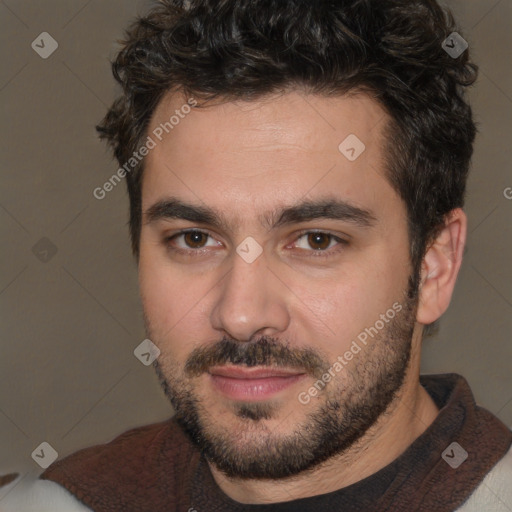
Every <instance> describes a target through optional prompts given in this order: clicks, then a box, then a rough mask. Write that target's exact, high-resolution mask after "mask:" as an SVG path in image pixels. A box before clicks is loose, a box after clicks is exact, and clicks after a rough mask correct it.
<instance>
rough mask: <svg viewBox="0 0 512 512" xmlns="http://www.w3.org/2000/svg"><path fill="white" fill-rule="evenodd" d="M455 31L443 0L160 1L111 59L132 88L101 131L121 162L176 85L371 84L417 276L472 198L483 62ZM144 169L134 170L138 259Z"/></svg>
mask: <svg viewBox="0 0 512 512" xmlns="http://www.w3.org/2000/svg"><path fill="white" fill-rule="evenodd" d="M455 30H456V28H455V22H454V19H453V15H452V14H451V12H450V11H449V10H447V9H444V8H442V7H440V6H439V4H438V3H437V2H436V1H435V0H163V1H161V2H159V3H158V4H157V5H155V6H153V7H152V8H151V9H150V11H149V12H148V13H147V15H145V16H143V17H139V18H138V19H137V20H136V21H135V22H134V23H133V24H132V25H131V27H130V28H129V29H128V31H127V33H126V39H125V40H124V41H122V48H121V50H120V52H119V53H118V55H117V58H116V59H115V61H114V62H113V64H112V68H113V73H114V76H115V78H116V79H117V81H118V82H119V83H120V84H121V85H122V87H123V94H122V95H121V96H120V97H119V98H118V99H117V100H116V101H115V102H114V104H113V105H112V107H111V109H110V110H109V111H108V113H107V115H106V116H105V118H104V119H103V121H102V122H101V124H100V125H99V126H98V127H97V129H98V131H99V133H100V136H101V137H102V138H105V139H107V140H108V142H109V143H110V145H111V146H112V148H113V150H114V154H115V156H116V158H117V160H118V161H119V163H120V165H123V163H125V162H127V161H128V160H129V158H130V157H131V156H132V153H133V152H134V151H137V150H138V148H139V147H140V145H141V143H142V141H143V139H144V137H145V135H146V132H147V127H148V123H149V120H150V118H151V116H152V114H153V112H154V110H155V108H156V107H157V105H158V103H159V101H160V100H161V99H162V97H163V95H164V94H165V93H166V92H168V91H177V92H178V91H179V92H181V93H183V94H184V95H185V96H186V97H189V96H193V97H195V98H200V99H204V100H205V101H206V100H210V99H215V98H219V99H223V100H227V101H229V100H235V99H242V100H247V101H250V100H254V99H257V98H260V97H262V96H264V95H269V94H272V93H276V92H286V91H287V90H290V89H292V88H297V87H299V88H301V89H302V90H304V91H306V92H307V93H311V94H318V95H323V96H332V95H343V94H347V93H350V92H364V93H367V94H369V95H371V97H373V98H374V99H375V100H376V101H378V102H379V104H380V105H381V106H383V107H384V109H385V110H386V111H387V113H388V114H389V115H390V122H389V123H388V126H387V127H386V129H385V132H384V135H385V140H386V147H385V162H386V173H387V178H388V180H389V182H390V183H391V184H392V186H393V187H394V189H395V190H396V191H397V193H398V194H399V196H400V197H401V198H402V200H403V201H404V202H405V204H406V207H407V212H408V221H409V237H410V244H411V245H410V247H411V248H410V254H411V262H412V265H413V269H414V272H415V275H416V276H418V275H419V271H420V268H421V261H422V259H423V256H424V253H425V251H426V249H427V247H428V244H429V243H430V242H431V241H432V239H433V238H434V237H435V235H436V234H437V233H438V230H439V228H440V227H441V226H442V225H443V223H444V220H445V217H446V214H447V213H448V212H450V211H451V210H452V209H454V208H457V207H462V206H463V203H464V193H465V187H466V180H467V174H468V170H469V165H470V159H471V155H472V152H473V141H474V138H475V133H476V127H475V123H474V121H473V118H472V112H471V107H470V106H469V104H468V103H467V101H466V99H465V94H464V93H465V91H464V87H466V86H469V85H471V84H473V83H474V82H475V80H476V77H477V70H478V68H477V66H476V65H475V64H473V63H471V62H470V61H469V52H468V50H466V51H465V52H463V53H462V54H461V55H460V56H458V57H457V58H453V57H452V56H450V55H449V54H448V53H447V52H446V51H445V49H444V48H443V45H442V43H443V41H444V40H445V39H446V38H447V37H448V36H449V35H450V34H451V33H452V32H454V31H455ZM458 32H459V33H460V31H458ZM143 168H144V161H142V162H141V164H139V165H138V166H137V168H136V169H134V171H133V172H131V173H127V176H126V179H127V184H128V191H129V196H130V233H131V239H132V248H133V251H134V254H135V255H136V257H138V253H139V238H140V229H141V215H142V212H141V183H142V181H141V180H142V173H143Z"/></svg>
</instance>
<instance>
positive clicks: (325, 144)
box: [139, 92, 416, 478]
mask: <svg viewBox="0 0 512 512" xmlns="http://www.w3.org/2000/svg"><path fill="white" fill-rule="evenodd" d="M184 105H187V98H183V97H180V96H177V95H169V96H167V97H166V98H164V100H163V101H162V102H161V103H160V105H159V106H158V108H157V109H156V111H155V114H154V116H153V118H152V121H151V124H150V126H149V129H148V134H149V135H150V137H151V138H152V139H153V141H154V144H151V145H152V146H154V147H153V148H152V149H150V151H149V154H148V155H147V157H146V167H145V171H144V178H143V190H142V210H143V223H142V230H141V240H140V260H139V276H140V289H141V296H142V301H143V306H144V314H145V319H146V327H147V331H148V336H149V337H150V339H151V340H152V341H153V342H154V343H155V344H156V345H157V346H158V347H159V349H160V351H161V355H160V357H159V358H158V360H157V362H156V368H157V373H158V375H159V377H160V380H161V383H162V386H163V388H164V390H165V392H166V394H167V395H168V397H169V398H170V400H171V402H172V404H173V406H174V408H175V410H176V413H177V419H178V420H179V421H180V423H181V424H182V425H183V426H184V428H185V429H186V430H187V431H188V432H189V433H190V434H191V436H192V438H193V439H194V440H195V442H197V443H198V444H199V446H200V448H201V449H202V450H203V451H204V453H205V454H206V456H207V458H208V459H209V460H210V462H211V463H213V464H214V465H215V466H217V468H219V469H220V470H221V471H223V472H225V473H226V474H227V475H228V476H238V477H243V478H280V477H285V476H289V475H292V474H295V473H298V472H300V471H303V470H304V469H307V468H310V467H312V466H314V465H316V464H318V463H319V462H322V461H323V460H326V459H327V458H329V457H330V456H332V455H334V454H336V453H340V452H342V451H343V450H345V449H346V448H347V447H349V446H350V445H351V444H352V443H354V442H355V441H356V440H357V439H358V438H359V437H360V436H361V435H363V434H364V433H365V432H367V431H368V429H369V428H370V427H371V426H372V425H373V424H374V423H375V421H376V420H377V419H378V418H379V417H380V415H381V414H382V413H383V411H384V410H386V408H387V407H388V406H389V404H390V403H391V402H392V400H393V398H394V396H395V395H396V393H397V391H398V390H399V389H400V387H401V386H402V385H403V382H404V376H405V375H406V370H407V365H408V362H409V359H410V357H409V356H410V347H411V337H412V333H413V328H414V324H415V307H416V304H415V302H414V301H413V300H412V299H410V298H409V295H410V292H411V290H410V289H409V285H408V283H409V277H410V274H411V267H410V261H409V241H408V236H407V215H406V210H405V206H404V204H403V202H402V201H401V200H400V198H399V197H398V195H397V194H396V193H395V191H394V190H393V189H392V187H391V185H390V184H389V183H388V182H387V180H386V179H385V177H384V167H383V155H382V131H383V127H384V126H385V121H386V119H387V116H386V114H385V112H384V111H383V110H382V109H381V108H380V107H379V105H378V104H377V103H376V102H375V101H374V100H372V99H370V98H369V97H367V96H363V95H359V96H351V97H348V96H343V97H337V98H323V97H318V96H312V95H304V94H301V93H299V92H289V93H286V94H283V95H281V96H274V97H268V98H265V99H263V100H258V101H253V102H227V103H224V104H218V103H217V104H212V105H210V106H208V107H206V108H201V109H199V108H192V109H189V108H188V107H184ZM176 111H179V112H180V113H181V115H180V116H179V122H173V124H172V129H171V128H169V125H167V131H168V132H169V133H166V131H165V130H162V125H163V124H164V123H166V122H168V121H169V119H170V117H171V116H172V115H173V114H175V112H176ZM175 117H176V116H175ZM176 119H177V117H176ZM176 119H175V120H174V121H176ZM155 134H158V136H156V135H155ZM351 134H352V135H351ZM354 135H355V136H356V137H357V139H355V138H354ZM349 136H350V137H349ZM347 137H349V138H348V139H347ZM160 139H161V140H160ZM345 140H346V141H345ZM344 141H345V142H344ZM363 144H364V150H363V151H361V150H362V149H363Z"/></svg>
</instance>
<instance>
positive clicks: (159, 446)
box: [41, 419, 191, 480]
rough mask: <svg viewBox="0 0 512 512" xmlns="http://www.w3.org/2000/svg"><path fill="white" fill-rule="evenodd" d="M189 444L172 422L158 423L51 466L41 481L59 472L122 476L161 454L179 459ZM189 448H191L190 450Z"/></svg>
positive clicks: (86, 449) (51, 478)
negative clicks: (111, 473) (114, 473)
mask: <svg viewBox="0 0 512 512" xmlns="http://www.w3.org/2000/svg"><path fill="white" fill-rule="evenodd" d="M189 446H190V441H188V439H187V438H186V436H185V434H184V432H183V431H182V430H181V428H180V427H179V426H178V425H177V423H176V422H175V421H174V420H173V419H171V420H167V421H164V422H161V423H154V424H152V425H145V426H143V427H138V428H133V429H131V430H128V431H126V432H124V433H123V434H121V435H119V436H118V437H116V438H115V439H113V440H112V441H110V442H109V443H106V444H101V445H96V446H90V447H88V448H84V449H82V450H79V451H77V452H75V453H73V454H71V455H69V456H68V457H66V458H64V459H62V460H60V461H57V462H55V463H54V464H52V465H51V466H50V467H49V468H48V469H47V470H46V471H45V472H44V473H43V474H42V475H41V478H42V479H50V480H55V479H56V477H57V476H58V475H60V474H62V473H65V474H67V475H71V474H72V473H73V472H74V471H76V472H79V473H80V474H84V473H86V472H101V473H102V474H103V475H105V474H108V473H109V472H112V471H114V472H116V473H119V472H121V473H123V472H125V473H126V472H128V471H133V468H138V469H141V468H144V467H147V466H148V465H150V464H152V463H154V462H155V461H156V460H157V459H158V458H160V456H161V455H160V454H161V453H162V452H166V453H169V452H170V453H169V454H170V455H172V459H179V458H180V456H183V452H186V451H187V448H188V447H189ZM190 448H191V447H190Z"/></svg>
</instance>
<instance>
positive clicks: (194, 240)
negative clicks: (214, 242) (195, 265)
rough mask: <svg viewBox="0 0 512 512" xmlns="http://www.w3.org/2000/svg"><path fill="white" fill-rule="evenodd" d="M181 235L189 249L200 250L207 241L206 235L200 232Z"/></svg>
mask: <svg viewBox="0 0 512 512" xmlns="http://www.w3.org/2000/svg"><path fill="white" fill-rule="evenodd" d="M182 235H183V240H184V241H185V244H187V246H188V247H190V248H191V249H200V248H201V247H204V246H205V244H206V242H207V240H208V235H207V234H206V233H203V232H201V231H188V232H187V233H183V234H182Z"/></svg>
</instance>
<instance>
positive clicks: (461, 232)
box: [416, 208, 467, 325]
mask: <svg viewBox="0 0 512 512" xmlns="http://www.w3.org/2000/svg"><path fill="white" fill-rule="evenodd" d="M466 231H467V218H466V214H465V213H464V212H463V211H462V210H461V209H460V208H457V209H455V210H452V211H451V212H450V213H448V214H447V216H446V219H445V224H444V227H443V229H442V230H441V232H440V233H439V235H438V236H437V238H436V239H435V240H434V241H433V242H432V244H431V245H430V246H429V248H428V250H427V252H426V254H425V256H424V258H423V262H422V268H421V284H420V296H419V304H418V311H417V314H416V320H417V321H418V322H419V323H420V324H424V325H426V324H430V323H432V322H435V321H436V320H437V319H438V318H439V317H440V316H441V315H442V314H443V313H444V312H445V311H446V310H447V309H448V306H449V304H450V300H451V298H452V293H453V289H454V288H455V281H456V280H457V275H458V273H459V269H460V266H461V264H462V255H463V253H464V245H465V244H466Z"/></svg>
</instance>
